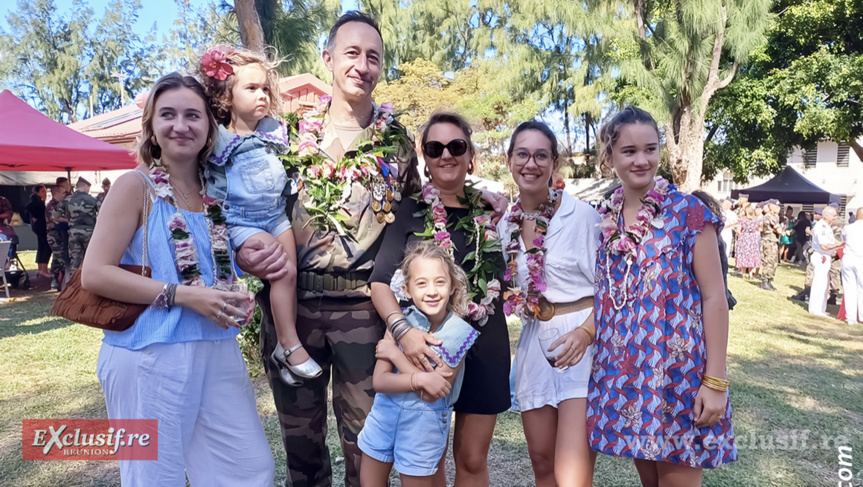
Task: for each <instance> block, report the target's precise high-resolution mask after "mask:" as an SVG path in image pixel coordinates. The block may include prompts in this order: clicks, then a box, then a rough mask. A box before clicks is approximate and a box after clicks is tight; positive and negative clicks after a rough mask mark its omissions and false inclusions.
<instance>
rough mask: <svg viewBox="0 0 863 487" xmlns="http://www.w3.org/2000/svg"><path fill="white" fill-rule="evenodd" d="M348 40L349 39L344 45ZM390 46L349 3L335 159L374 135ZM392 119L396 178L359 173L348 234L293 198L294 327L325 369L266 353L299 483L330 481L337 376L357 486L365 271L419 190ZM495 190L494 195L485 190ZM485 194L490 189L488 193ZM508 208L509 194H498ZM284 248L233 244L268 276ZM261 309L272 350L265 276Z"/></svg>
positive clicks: (332, 66) (332, 141) (331, 45)
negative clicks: (286, 370) (286, 369)
mask: <svg viewBox="0 0 863 487" xmlns="http://www.w3.org/2000/svg"><path fill="white" fill-rule="evenodd" d="M345 45H347V46H351V50H350V52H347V51H346V49H345V47H344V46H345ZM383 56H384V48H383V40H382V38H381V35H380V30H379V29H378V26H377V24H376V22H375V21H374V19H372V18H371V17H369V16H367V15H365V14H362V13H358V12H348V13H346V14H345V15H343V16H342V17H340V18H339V19H338V20H337V21H336V23H335V24H334V25H333V27H332V29H331V30H330V33H329V36H328V40H327V45H326V48H325V50H324V53H323V60H324V63H325V65H326V66H327V69H328V70H330V71H331V72H332V73H333V87H332V88H333V94H332V101H331V103H330V105H329V108H328V109H327V111H326V115H325V117H324V121H323V131H322V132H323V133H322V138H321V139H320V140H319V141H318V144H319V146H320V148H321V152H322V153H323V154H325V155H326V156H327V157H328V158H330V159H331V160H332V161H333V162H335V161H339V160H341V159H342V158H343V157H344V156H345V155H346V154H347V155H350V154H351V153H353V152H354V151H356V149H357V144H358V142H364V141H368V140H369V139H370V134H371V133H372V130H373V129H374V124H373V121H374V114H375V113H376V112H377V111H378V107H377V106H376V105H375V103H374V100H373V99H372V91H373V90H374V88H375V86H376V84H377V82H378V79H379V77H380V70H381V64H382V61H383ZM392 123H393V124H394V125H390V127H391V128H392V129H395V130H401V131H403V132H404V134H403V135H405V137H402V140H401V142H400V143H399V146H398V148H397V151H396V153H394V154H388V155H387V156H386V158H385V159H386V161H387V163H389V164H390V165H391V166H393V167H396V168H397V169H398V176H397V178H396V179H397V181H396V184H395V185H394V187H393V188H385V189H381V188H380V187H379V186H378V185H369V186H368V187H367V186H365V185H362V184H360V183H359V182H354V183H353V186H352V187H351V193H350V197H349V198H348V201H347V202H345V204H344V205H343V208H344V210H343V212H342V214H343V216H345V217H346V218H347V221H345V222H343V226H344V229H345V234H344V235H339V234H338V233H337V232H334V231H315V229H314V228H313V226H312V225H307V224H308V223H309V222H310V216H309V215H308V213H307V212H306V211H305V206H304V203H305V202H307V201H309V195H308V193H307V192H306V191H303V190H301V191H300V193H299V195H298V197H297V198H296V201H295V202H289V208H292V210H291V211H292V222H293V232H294V238H295V240H296V242H297V249H296V251H297V299H298V303H297V321H296V329H297V334H298V335H299V338H300V341H301V342H302V343H303V346H304V348H305V349H306V351H307V352H308V353H309V355H311V357H312V358H313V359H315V361H316V362H317V363H318V364H320V366H321V368H323V370H324V372H323V374H321V375H320V376H319V377H317V378H315V379H306V380H304V381H303V383H302V384H301V385H300V386H297V387H291V386H287V385H285V384H284V383H282V381H281V380H280V378H279V370H278V369H277V368H276V367H275V366H273V365H272V364H271V363H270V362H271V361H270V360H268V359H267V360H265V361H264V363H265V367H266V369H267V376H268V379H269V383H270V387H271V388H272V390H273V396H274V399H275V403H276V409H277V410H278V412H279V421H280V423H281V429H282V439H283V442H284V446H285V451H286V453H287V462H288V478H287V479H286V481H285V484H286V485H291V486H293V487H310V486H329V485H331V484H332V467H331V463H330V454H329V450H328V449H327V446H326V429H327V393H328V388H327V386H328V384H329V382H330V375H331V374H332V381H333V383H332V384H333V411H334V412H335V416H336V422H337V428H338V433H339V438H340V440H341V445H342V451H343V454H344V457H345V485H346V486H348V487H358V486H359V485H360V482H359V466H360V459H361V458H362V454H361V452H360V450H359V448H358V447H357V435H358V434H359V432H360V430H361V429H362V426H363V423H364V422H365V418H366V415H368V412H369V410H370V409H371V406H372V402H373V401H374V389H373V388H372V373H373V371H374V366H375V361H376V360H375V347H376V346H377V342H378V341H379V340H380V339H381V338H382V337H383V336H384V331H385V325H384V322H383V320H382V319H381V318H380V317H379V316H378V314H377V312H376V310H375V307H374V305H373V304H372V301H371V294H370V293H371V291H370V288H369V285H368V282H367V280H368V278H369V277H370V275H371V271H372V268H373V266H374V259H375V256H376V255H377V252H378V249H379V248H380V245H381V241H382V240H383V231H384V229H385V228H386V226H387V224H388V223H392V221H393V220H394V213H395V210H396V206H397V205H398V201H399V200H400V199H401V198H402V197H408V196H409V195H411V194H414V193H415V192H418V191H419V190H420V178H419V173H418V172H417V155H416V151H415V149H414V139H413V136H412V135H410V134H409V133H408V132H407V130H406V129H405V128H404V127H402V126H401V125H399V124H398V122H392ZM489 197H490V196H489ZM489 197H486V199H489ZM493 203H494V206H495V209H496V210H498V211H502V210H505V202H504V201H502V200H495V201H493ZM283 255H284V254H283V253H282V252H281V251H280V250H279V249H278V248H277V247H276V246H275V245H274V246H271V247H264V246H263V245H256V244H255V243H254V242H253V243H251V244H247V245H244V246H243V247H242V248H241V249H240V250H239V252H238V254H237V261H238V263H239V265H240V267H241V268H242V269H243V270H245V271H247V272H249V273H250V274H253V275H256V276H258V277H261V278H264V279H274V278H281V277H283V276H284V275H285V272H286V271H285V270H284V263H285V258H284V257H283ZM257 299H258V304H259V305H260V306H261V309H262V311H263V313H262V321H261V338H262V339H261V353H262V356H263V357H266V358H268V357H270V356H271V355H272V352H273V349H274V348H275V344H276V343H277V340H276V334H275V330H274V327H273V320H272V316H271V312H270V299H271V296H270V288H269V286H268V284H267V283H266V282H265V286H264V289H263V290H262V291H261V292H260V293H258V296H257Z"/></svg>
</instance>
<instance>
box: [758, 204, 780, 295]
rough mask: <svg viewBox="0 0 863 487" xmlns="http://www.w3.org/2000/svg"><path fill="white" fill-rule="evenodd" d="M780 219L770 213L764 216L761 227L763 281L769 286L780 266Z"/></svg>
mask: <svg viewBox="0 0 863 487" xmlns="http://www.w3.org/2000/svg"><path fill="white" fill-rule="evenodd" d="M778 227H779V217H778V216H776V215H774V214H772V213H770V214H768V215H765V216H764V219H763V223H762V225H761V280H762V281H763V282H764V283H766V284H768V285H769V283H770V281H772V280H773V278H774V277H776V266H777V265H779V235H777V234H776V229H777V228H778Z"/></svg>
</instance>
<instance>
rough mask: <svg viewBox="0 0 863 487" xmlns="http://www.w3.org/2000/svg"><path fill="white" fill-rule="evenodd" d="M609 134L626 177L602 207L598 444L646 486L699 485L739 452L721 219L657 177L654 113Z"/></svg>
mask: <svg viewBox="0 0 863 487" xmlns="http://www.w3.org/2000/svg"><path fill="white" fill-rule="evenodd" d="M600 137H601V140H602V143H603V146H604V152H603V154H602V157H603V162H604V163H606V164H610V165H611V167H612V168H613V169H614V170H615V172H616V173H617V176H618V177H619V178H620V180H621V183H622V184H623V186H622V187H621V188H620V189H618V190H617V191H615V193H614V195H613V196H612V197H611V198H610V200H609V201H607V202H606V203H605V205H604V207H603V208H602V211H601V213H603V215H604V216H603V221H602V223H601V224H600V230H601V244H600V251H599V256H598V258H597V265H596V328H597V330H596V344H595V346H596V351H595V356H594V364H593V373H592V376H591V382H590V387H589V390H588V427H587V431H588V434H589V441H590V446H591V448H592V449H593V450H594V451H597V452H601V453H605V454H607V455H613V456H619V457H628V458H632V459H634V461H635V466H636V468H637V469H638V473H639V476H640V477H641V482H642V484H643V485H645V486H676V485H680V486H693V485H700V484H701V477H702V470H703V469H704V468H714V467H717V466H719V465H722V464H725V463H728V462H731V461H734V460H736V459H737V449H736V446H735V443H734V431H733V429H732V427H731V405H730V403H729V401H728V392H727V390H728V383H727V381H726V370H725V361H726V348H727V344H728V303H727V301H726V299H725V289H724V286H723V280H722V274H721V265H720V259H719V251H718V245H717V235H718V233H719V232H720V231H721V230H722V221H721V220H720V219H719V218H718V217H717V216H716V215H714V214H713V213H711V212H710V210H708V209H707V207H706V206H705V205H704V204H703V203H702V202H701V201H700V200H698V199H697V198H695V197H694V196H691V195H689V194H686V193H682V192H680V191H678V190H677V188H676V187H675V186H674V185H670V184H668V182H667V181H665V180H664V179H662V178H657V177H656V171H657V167H658V165H659V152H660V146H659V130H658V128H657V125H656V122H655V121H654V120H653V118H652V117H651V116H650V114H648V113H647V112H645V111H644V110H640V109H638V108H635V107H627V108H626V109H625V110H624V111H622V112H621V113H619V114H618V115H616V116H615V117H614V118H613V119H612V120H611V121H610V122H609V123H608V124H606V125H605V126H604V127H603V129H602V131H601V134H600Z"/></svg>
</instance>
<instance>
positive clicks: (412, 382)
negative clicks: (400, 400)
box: [410, 372, 417, 392]
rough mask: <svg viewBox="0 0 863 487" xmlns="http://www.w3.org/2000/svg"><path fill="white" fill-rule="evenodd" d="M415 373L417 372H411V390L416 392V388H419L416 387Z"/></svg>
mask: <svg viewBox="0 0 863 487" xmlns="http://www.w3.org/2000/svg"><path fill="white" fill-rule="evenodd" d="M414 375H416V372H411V378H410V383H411V392H416V390H417V389H416V387H414Z"/></svg>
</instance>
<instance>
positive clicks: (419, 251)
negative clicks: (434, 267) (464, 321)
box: [401, 241, 470, 318]
mask: <svg viewBox="0 0 863 487" xmlns="http://www.w3.org/2000/svg"><path fill="white" fill-rule="evenodd" d="M417 259H431V260H434V259H437V260H439V261H440V262H441V263H443V266H444V269H446V271H447V274H449V279H450V285H451V286H452V295H451V296H449V302H447V305H446V309H447V311H450V312H452V313H453V314H455V315H458V316H461V317H462V318H464V317H465V316H467V315H468V304H469V303H470V297H469V296H468V287H467V274H465V272H464V270H463V269H462V268H461V267H459V266H458V265H456V263H455V261H454V260H453V258H452V257H450V255H449V254H448V253H447V251H446V250H444V249H443V248H442V247H440V246H439V245H437V244H436V243H434V242H431V241H424V242H419V243H418V244H415V245H413V246H412V247H410V248H409V249H408V250H407V252H405V258H404V260H402V267H401V271H402V275H403V276H404V289H405V290H407V286H408V283H409V282H410V280H411V264H413V262H414V261H415V260H417Z"/></svg>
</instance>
